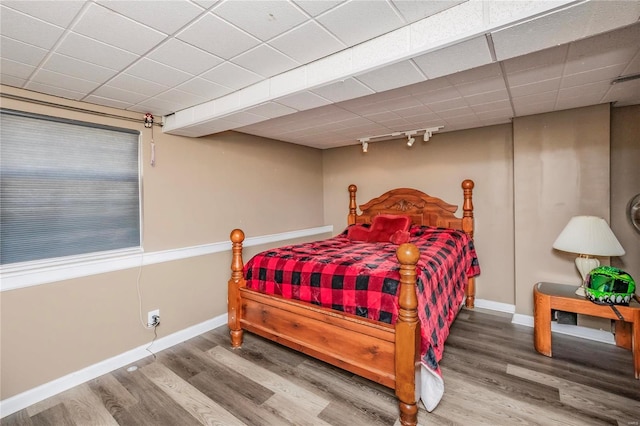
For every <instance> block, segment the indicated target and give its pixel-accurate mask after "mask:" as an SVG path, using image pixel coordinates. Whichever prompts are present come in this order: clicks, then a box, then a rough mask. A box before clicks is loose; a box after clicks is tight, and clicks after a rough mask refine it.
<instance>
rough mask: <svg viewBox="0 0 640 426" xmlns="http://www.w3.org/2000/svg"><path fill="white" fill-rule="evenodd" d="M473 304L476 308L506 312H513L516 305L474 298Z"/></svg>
mask: <svg viewBox="0 0 640 426" xmlns="http://www.w3.org/2000/svg"><path fill="white" fill-rule="evenodd" d="M474 305H475V307H476V308H481V309H488V310H490V311H498V312H506V313H507V314H513V313H515V311H516V305H510V304H508V303H502V302H494V301H493V300H485V299H476V300H475V301H474Z"/></svg>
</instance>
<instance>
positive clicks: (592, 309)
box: [533, 283, 640, 379]
mask: <svg viewBox="0 0 640 426" xmlns="http://www.w3.org/2000/svg"><path fill="white" fill-rule="evenodd" d="M576 289H577V287H576V286H570V285H563V284H554V283H538V284H536V285H534V286H533V320H534V328H533V340H534V346H535V348H536V351H538V352H540V353H541V354H543V355H546V356H548V357H550V356H551V310H552V309H554V310H558V311H564V312H573V313H576V314H583V315H592V316H595V317H600V318H609V319H612V320H615V321H616V323H615V340H616V345H617V346H621V347H623V348H626V349H629V350H631V352H632V353H633V371H634V374H635V376H636V379H640V303H638V300H637V297H638V296H636V300H632V301H631V303H630V304H629V306H621V305H616V309H617V310H618V311H619V312H620V314H621V315H622V316H623V318H624V321H621V320H619V319H618V317H617V316H616V314H615V313H614V312H613V310H612V309H611V307H609V306H607V305H598V304H595V303H593V302H591V301H590V300H588V299H585V298H584V297H581V296H577V295H576V294H575V291H576Z"/></svg>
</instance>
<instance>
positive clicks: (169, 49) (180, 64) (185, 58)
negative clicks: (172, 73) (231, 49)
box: [147, 39, 222, 75]
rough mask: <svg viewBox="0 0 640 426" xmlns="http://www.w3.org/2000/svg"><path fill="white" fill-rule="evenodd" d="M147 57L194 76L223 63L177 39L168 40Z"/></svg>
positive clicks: (213, 56)
mask: <svg viewBox="0 0 640 426" xmlns="http://www.w3.org/2000/svg"><path fill="white" fill-rule="evenodd" d="M147 57H148V58H149V59H153V60H154V61H157V62H160V63H161V64H164V65H168V66H170V67H173V68H176V69H179V70H182V71H184V72H188V73H189V74H194V75H198V74H200V73H202V72H204V71H207V70H208V69H210V68H213V67H215V66H216V65H219V64H221V63H222V59H220V58H218V57H217V56H215V55H212V54H211V53H209V52H205V51H204V50H201V49H198V48H196V47H193V46H191V45H190V44H187V43H185V42H183V41H180V40H177V39H170V40H167V42H166V43H163V44H162V45H161V46H159V47H158V48H157V49H155V50H154V51H153V52H151V53H150V54H149V55H147Z"/></svg>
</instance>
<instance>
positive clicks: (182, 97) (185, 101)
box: [154, 89, 209, 109]
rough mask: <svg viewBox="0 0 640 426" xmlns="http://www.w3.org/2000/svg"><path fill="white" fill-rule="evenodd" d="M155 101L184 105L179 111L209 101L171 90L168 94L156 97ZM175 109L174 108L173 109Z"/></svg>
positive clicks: (191, 94)
mask: <svg viewBox="0 0 640 426" xmlns="http://www.w3.org/2000/svg"><path fill="white" fill-rule="evenodd" d="M154 99H159V100H161V101H167V102H170V103H171V104H175V105H183V106H182V107H181V108H177V109H182V108H185V106H187V105H196V104H201V103H203V102H206V101H208V100H209V99H206V98H204V97H202V96H198V95H195V94H193V93H188V92H184V91H182V90H178V89H170V90H167V91H166V92H162V93H161V94H159V95H158V96H155V97H154ZM173 108H175V107H172V109H173Z"/></svg>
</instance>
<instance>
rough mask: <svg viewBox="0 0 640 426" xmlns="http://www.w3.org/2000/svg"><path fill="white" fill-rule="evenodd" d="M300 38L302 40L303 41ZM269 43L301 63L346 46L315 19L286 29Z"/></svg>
mask: <svg viewBox="0 0 640 426" xmlns="http://www.w3.org/2000/svg"><path fill="white" fill-rule="evenodd" d="M300 40H304V43H301V42H300ZM269 44H270V45H271V46H273V47H275V48H276V49H278V50H280V51H281V52H283V53H285V54H286V55H288V56H290V57H291V58H293V59H295V60H296V61H298V62H300V63H302V64H306V63H309V62H311V61H315V60H316V59H320V58H322V57H324V56H327V55H329V54H331V53H334V52H337V51H339V50H342V49H344V48H345V47H346V46H345V45H344V43H342V42H340V41H339V40H338V39H336V38H335V37H334V36H333V35H332V34H331V33H329V32H328V31H327V30H325V29H324V28H322V27H321V26H320V25H318V24H317V23H316V22H315V21H309V22H306V23H305V24H303V25H300V26H299V27H297V28H294V29H292V30H291V31H287V32H286V33H284V34H282V35H280V36H278V37H276V38H274V39H273V40H271V41H270V42H269Z"/></svg>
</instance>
